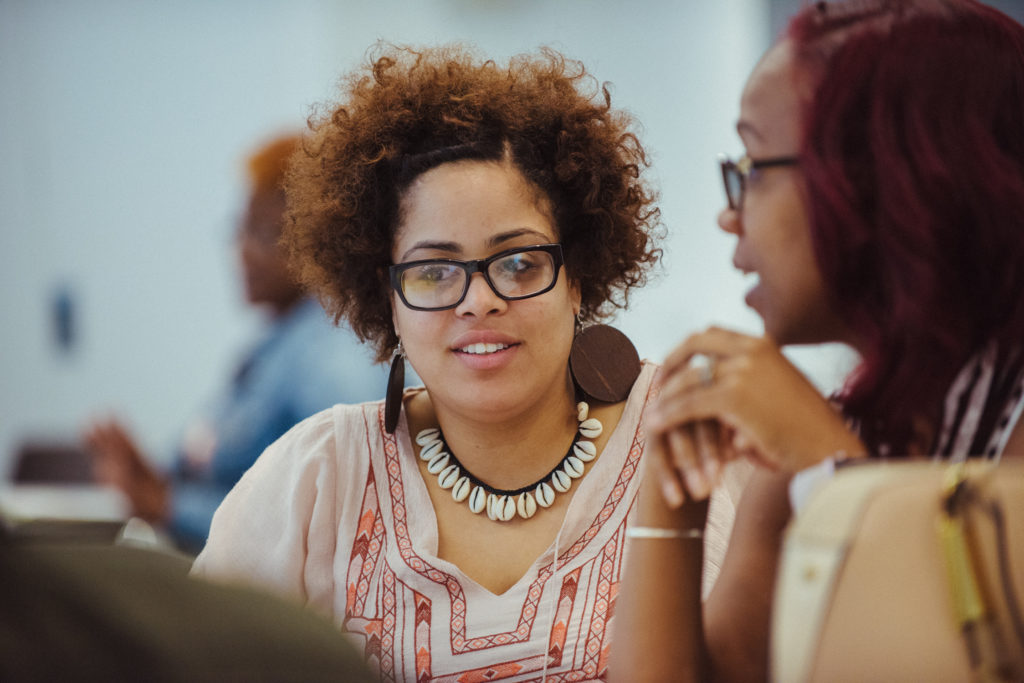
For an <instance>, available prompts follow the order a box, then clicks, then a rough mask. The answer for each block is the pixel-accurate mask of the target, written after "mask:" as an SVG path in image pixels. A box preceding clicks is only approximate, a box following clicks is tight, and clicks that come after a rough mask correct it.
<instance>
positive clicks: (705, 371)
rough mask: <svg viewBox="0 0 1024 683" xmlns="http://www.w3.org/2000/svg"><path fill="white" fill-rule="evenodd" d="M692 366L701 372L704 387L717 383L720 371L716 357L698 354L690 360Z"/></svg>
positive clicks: (701, 381)
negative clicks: (716, 377) (716, 375)
mask: <svg viewBox="0 0 1024 683" xmlns="http://www.w3.org/2000/svg"><path fill="white" fill-rule="evenodd" d="M690 364H691V365H692V366H693V367H695V368H697V369H698V370H699V371H700V383H701V385H702V386H705V387H706V386H709V385H711V384H712V383H713V382H714V381H715V374H716V372H717V371H718V359H716V358H715V357H714V356H711V355H708V354H704V353H698V354H695V355H694V356H693V358H692V359H690Z"/></svg>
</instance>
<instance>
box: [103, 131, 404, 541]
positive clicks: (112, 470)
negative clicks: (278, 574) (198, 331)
mask: <svg viewBox="0 0 1024 683" xmlns="http://www.w3.org/2000/svg"><path fill="white" fill-rule="evenodd" d="M300 139H301V138H300V137H299V136H298V135H287V136H284V137H280V138H277V139H274V140H273V141H271V142H270V143H269V144H266V145H264V146H262V147H261V148H260V149H258V150H257V151H256V152H255V153H254V154H253V155H252V156H251V157H250V158H249V160H248V164H247V166H248V174H249V180H250V188H251V189H250V195H249V202H248V206H247V209H246V212H245V214H244V216H243V218H242V220H241V223H240V225H239V228H238V233H237V247H238V254H239V261H240V264H241V270H242V279H243V282H244V285H245V292H246V296H247V299H248V301H249V303H250V304H252V305H253V306H258V307H260V308H262V309H264V310H265V311H266V312H267V314H268V325H267V329H266V331H265V333H264V335H263V338H262V339H261V340H260V341H259V342H258V343H256V344H255V345H254V346H253V347H252V349H251V350H250V351H249V353H248V354H247V355H246V356H245V357H244V358H243V360H242V362H241V363H240V364H239V366H238V367H237V369H236V370H235V372H234V374H233V375H232V377H231V378H230V380H229V381H228V383H227V385H226V386H225V387H224V388H223V390H222V391H221V392H220V394H219V396H217V397H216V398H215V400H213V401H212V402H211V403H210V404H209V405H208V406H207V407H206V409H205V410H204V411H202V412H201V413H200V414H199V415H198V416H197V417H196V418H194V419H193V421H192V422H191V423H190V424H189V425H188V426H187V428H186V429H185V431H184V434H183V436H182V438H181V440H180V444H179V446H178V448H177V452H176V454H175V457H174V461H173V463H172V466H171V468H170V470H169V471H167V472H164V471H161V469H160V468H158V467H156V466H155V465H154V464H153V461H152V460H151V459H150V458H149V457H147V456H146V454H144V453H143V451H142V449H141V448H140V447H139V445H138V443H137V441H136V440H135V438H134V437H133V436H132V435H131V434H130V433H129V431H128V430H127V429H126V428H125V426H124V425H123V424H122V422H121V421H119V420H118V419H116V418H112V419H106V420H100V421H96V422H94V423H93V424H91V425H90V426H89V427H88V429H87V431H86V434H85V441H86V444H87V446H88V448H89V449H90V450H91V451H92V453H93V455H94V465H95V470H96V477H97V479H98V480H100V481H102V482H105V483H108V484H110V485H113V486H115V487H116V488H118V489H120V490H121V491H122V492H123V493H124V494H125V496H126V498H127V500H128V504H129V506H130V510H131V515H133V516H135V517H139V518H142V519H144V520H145V521H147V522H149V523H150V524H153V525H154V526H156V527H157V528H160V529H162V530H165V531H166V532H167V533H168V534H169V535H170V537H171V539H172V540H173V541H174V542H175V544H176V545H178V546H179V548H181V549H182V550H185V551H187V552H197V551H198V550H199V549H200V548H201V547H202V545H203V544H204V543H205V542H206V535H207V532H208V531H209V528H210V520H211V518H212V517H213V512H214V510H216V508H217V506H218V505H219V504H220V502H221V500H222V499H223V498H224V495H225V494H226V493H227V492H228V491H229V490H230V489H231V487H232V486H233V485H234V484H235V482H236V481H238V479H239V478H240V477H241V476H242V474H243V473H244V472H245V471H246V470H247V469H248V468H249V466H250V465H252V463H253V462H254V461H255V460H256V458H257V456H258V455H259V454H260V453H261V452H262V451H263V449H264V448H266V447H267V446H269V445H270V444H271V443H272V442H273V441H274V440H275V439H277V438H278V437H279V436H281V435H282V434H284V433H285V432H286V431H287V430H288V429H289V428H290V427H292V425H294V424H295V423H297V422H299V421H300V420H302V419H303V418H305V417H307V416H309V415H312V414H314V413H316V412H318V411H320V410H323V409H324V408H327V407H329V406H331V405H333V404H335V403H359V402H362V401H367V400H370V399H374V398H379V394H380V393H381V392H382V387H383V385H384V380H385V373H384V370H383V369H382V368H380V367H379V366H377V365H375V364H374V363H373V360H372V357H371V355H370V352H369V350H366V349H364V348H363V347H362V346H360V345H359V343H358V341H357V340H356V338H355V337H354V336H353V335H351V334H350V333H349V332H348V331H347V330H340V329H337V328H336V327H334V326H332V325H331V323H330V320H329V319H328V318H327V315H326V314H325V313H324V311H323V309H322V308H321V306H320V305H319V303H317V301H315V300H314V299H313V298H311V297H309V296H307V295H306V293H305V291H304V290H303V288H302V287H301V286H300V285H299V284H298V283H297V282H296V280H295V279H294V278H293V277H292V276H291V274H290V273H289V271H288V268H287V265H286V253H285V251H284V250H283V249H282V248H281V247H280V246H279V245H278V239H279V238H280V235H281V228H282V223H283V215H284V210H285V198H284V192H283V190H282V187H281V182H282V179H283V174H284V170H285V166H286V164H287V161H288V158H289V157H290V156H291V154H292V153H293V152H294V151H295V149H296V147H297V146H298V144H299V142H300Z"/></svg>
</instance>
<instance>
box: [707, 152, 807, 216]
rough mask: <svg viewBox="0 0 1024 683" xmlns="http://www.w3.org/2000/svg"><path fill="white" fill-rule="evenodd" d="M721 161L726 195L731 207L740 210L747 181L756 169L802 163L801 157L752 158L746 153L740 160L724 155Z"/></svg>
mask: <svg viewBox="0 0 1024 683" xmlns="http://www.w3.org/2000/svg"><path fill="white" fill-rule="evenodd" d="M719 163H720V164H721V166H722V182H723V183H725V197H726V199H728V200H729V208H730V209H733V210H734V211H738V210H739V209H740V208H742V207H743V195H744V194H745V193H746V191H747V181H748V180H749V179H750V178H751V175H752V174H753V173H754V172H755V171H760V170H762V169H765V168H773V167H775V166H795V165H796V164H799V163H800V157H795V156H788V157H773V158H771V159H751V158H750V157H749V156H746V155H744V156H743V157H741V158H740V159H739V160H738V161H733V160H732V159H729V158H728V157H725V156H723V157H722V158H721V161H720V162H719Z"/></svg>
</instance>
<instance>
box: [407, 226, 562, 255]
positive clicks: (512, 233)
mask: <svg viewBox="0 0 1024 683" xmlns="http://www.w3.org/2000/svg"><path fill="white" fill-rule="evenodd" d="M524 235H536V236H537V237H539V238H540V243H543V244H547V243H548V242H549V241H550V240H551V237H550V236H548V235H545V234H544V233H542V232H537V231H536V230H533V229H531V228H517V229H515V230H509V231H508V232H502V233H498V234H497V235H492V236H491V237H489V238H488V239H487V246H488V247H491V248H494V247H500V246H501V245H503V244H505V243H506V242H510V241H511V240H514V239H516V238H518V237H523V236H524ZM420 249H430V250H433V251H447V252H451V253H453V254H461V253H462V245H461V244H459V243H458V242H445V241H441V240H421V241H419V242H416V243H415V244H413V245H412V246H411V247H409V248H408V249H406V251H405V253H404V254H402V258H401V259H400V261H405V260H406V259H408V258H409V254H411V253H413V252H414V251H418V250H420Z"/></svg>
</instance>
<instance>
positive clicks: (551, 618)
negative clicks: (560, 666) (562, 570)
mask: <svg viewBox="0 0 1024 683" xmlns="http://www.w3.org/2000/svg"><path fill="white" fill-rule="evenodd" d="M562 523H563V525H564V524H565V520H562ZM561 538H562V527H558V533H557V534H556V535H555V556H554V559H552V560H551V578H549V579H548V584H549V585H550V586H551V588H552V591H554V600H552V601H551V607H550V608H549V609H548V612H549V615H548V635H547V637H545V638H544V643H543V648H544V650H543V656H544V668H543V669H542V670H541V672H540V680H541V683H544V681H546V680H547V679H548V661H549V660H550V659H551V656H550V655H549V654H548V648H549V647H550V646H551V634H553V633H554V632H555V616H556V615H557V613H558V596H559V595H561V594H562V587H561V586H559V585H558V581H557V579H558V541H559V540H560V539H561ZM566 626H568V624H566ZM566 642H568V639H566ZM562 656H565V650H564V649H563V650H562Z"/></svg>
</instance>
